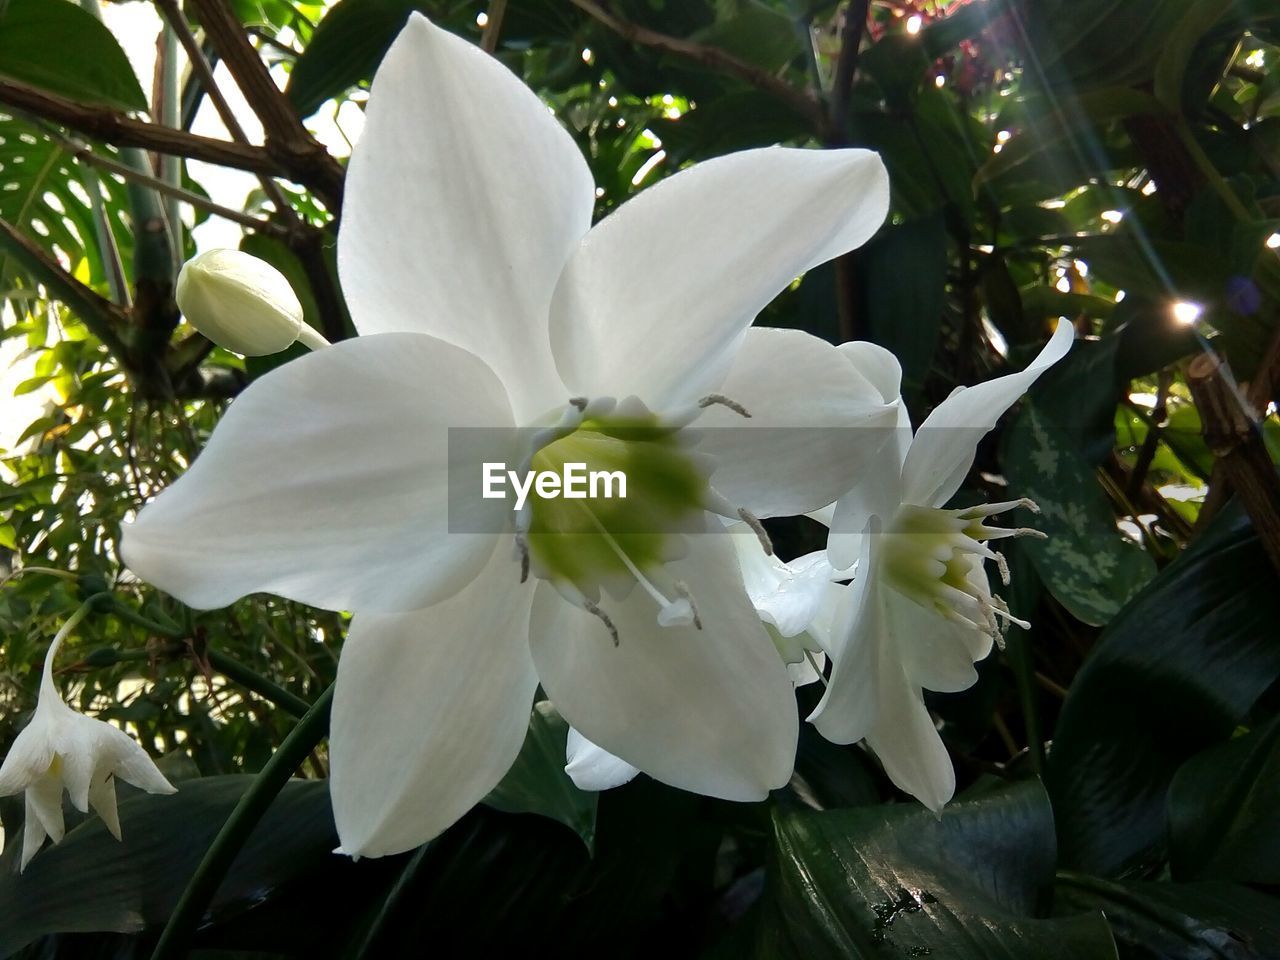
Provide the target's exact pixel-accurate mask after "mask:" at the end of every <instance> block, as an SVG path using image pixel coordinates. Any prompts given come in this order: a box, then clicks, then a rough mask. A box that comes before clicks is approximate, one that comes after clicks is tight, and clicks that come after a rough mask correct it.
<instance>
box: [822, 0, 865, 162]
mask: <svg viewBox="0 0 1280 960" xmlns="http://www.w3.org/2000/svg"><path fill="white" fill-rule="evenodd" d="M870 13H871V0H853V2H852V3H850V4H849V6H848V7H847V8H845V11H844V29H843V30H842V31H841V34H840V37H841V39H840V57H839V59H838V60H837V61H836V74H835V78H834V79H833V80H832V83H831V109H830V113H829V114H828V117H827V123H828V125H829V131H830V132H829V135H828V138H827V139H828V142H829V143H831V145H832V146H835V145H837V144H836V143H835V142H832V141H838V142H839V145H844V144H847V143H848V142H849V98H850V97H851V96H852V95H853V81H854V79H855V78H856V77H857V75H858V58H859V56H860V55H861V53H862V38H863V36H864V35H865V34H866V32H867V17H868V16H869V15H870Z"/></svg>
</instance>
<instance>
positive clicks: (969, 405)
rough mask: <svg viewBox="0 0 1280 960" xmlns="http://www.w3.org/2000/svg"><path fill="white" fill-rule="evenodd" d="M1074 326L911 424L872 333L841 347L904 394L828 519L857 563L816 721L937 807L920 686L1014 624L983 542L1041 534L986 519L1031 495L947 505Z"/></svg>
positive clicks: (840, 553) (937, 682) (885, 391)
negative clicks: (879, 445) (887, 436)
mask: <svg viewBox="0 0 1280 960" xmlns="http://www.w3.org/2000/svg"><path fill="white" fill-rule="evenodd" d="M1074 336H1075V330H1074V329H1073V328H1072V326H1071V324H1070V323H1069V322H1067V321H1065V320H1064V321H1061V322H1060V323H1059V324H1058V328H1057V330H1056V331H1055V332H1054V334H1053V336H1052V337H1051V338H1050V340H1049V343H1048V344H1047V345H1046V346H1045V348H1044V349H1043V350H1042V351H1041V352H1040V355H1039V356H1038V357H1036V359H1035V360H1033V361H1032V362H1031V364H1030V365H1029V366H1028V367H1027V368H1026V369H1025V370H1021V371H1019V372H1018V373H1012V374H1009V375H1007V376H1003V377H997V378H995V379H994V380H988V381H987V382H986V383H982V384H979V385H978V386H976V387H968V388H966V387H960V388H958V389H957V390H956V391H955V392H954V393H952V394H951V396H949V397H948V398H947V399H946V400H944V401H943V402H942V403H940V404H939V405H938V406H937V408H936V409H934V411H933V412H932V413H931V414H930V415H929V416H928V418H927V419H926V420H925V421H924V423H922V424H921V425H920V429H919V430H917V431H916V432H915V435H914V436H912V433H911V422H910V419H909V418H908V417H907V413H906V409H905V407H903V406H902V405H901V401H900V400H899V398H898V391H899V386H900V382H901V369H900V368H899V367H898V365H897V362H896V361H895V360H894V359H893V357H892V356H891V355H890V354H889V353H888V352H887V351H884V350H882V349H881V348H879V347H875V346H873V345H872V344H868V343H856V344H845V345H843V346H842V347H841V350H843V351H844V352H845V353H846V355H848V356H849V358H850V359H851V360H852V361H853V362H854V363H855V365H857V366H858V367H859V368H860V369H862V370H863V372H864V374H865V375H867V377H868V378H869V379H872V380H873V381H874V382H875V383H876V386H877V388H878V389H879V390H880V392H881V395H882V397H883V399H884V401H885V402H886V403H893V402H896V403H898V404H899V419H898V425H897V427H896V428H895V429H894V437H893V442H892V443H891V444H889V445H887V450H886V452H885V454H884V455H883V456H881V457H879V458H878V459H877V460H875V461H874V463H873V464H872V467H873V468H872V469H869V470H867V471H865V472H864V473H863V474H862V475H861V476H860V477H859V478H858V483H857V485H856V486H855V487H854V488H853V489H852V490H851V491H849V493H847V494H846V495H845V496H843V497H841V498H840V500H839V501H838V503H837V504H836V505H835V509H834V511H832V512H831V513H830V514H829V516H827V517H825V518H824V519H826V520H827V522H829V523H830V526H831V532H830V536H829V538H828V541H827V549H828V551H829V552H830V555H831V558H832V562H834V563H838V564H853V563H855V562H856V565H857V571H858V576H857V578H856V579H855V580H854V582H853V585H852V587H851V588H850V589H849V590H848V592H847V593H846V594H845V595H844V597H843V599H842V601H841V603H840V610H839V612H838V614H837V618H836V622H837V624H838V626H837V628H836V630H835V632H834V635H833V645H832V646H831V648H830V653H831V658H832V660H833V662H834V668H833V670H832V673H831V678H830V681H829V684H828V686H827V690H826V692H825V694H824V696H823V698H822V701H821V702H820V703H819V704H818V706H817V709H815V710H814V712H813V714H812V715H811V716H810V717H809V720H810V721H811V722H812V723H813V724H814V725H815V726H816V727H817V728H818V730H819V731H820V732H821V733H822V735H823V736H825V737H826V738H827V739H828V740H831V741H833V742H835V743H855V742H857V741H859V740H864V741H866V744H867V746H868V747H870V748H871V750H872V751H874V752H875V754H876V756H877V757H878V758H879V759H880V762H881V764H882V765H883V766H884V769H885V773H886V774H888V776H889V779H890V780H892V781H893V782H894V783H895V784H896V785H897V786H898V787H899V788H900V789H902V790H904V791H905V792H907V793H910V794H911V795H912V796H914V797H916V798H917V799H918V800H919V801H920V802H921V803H923V804H924V805H925V806H927V807H929V809H931V810H933V811H935V812H938V811H941V809H942V807H943V806H944V805H945V804H946V803H947V801H948V800H950V799H951V795H952V793H953V792H954V791H955V771H954V769H953V768H952V766H951V758H950V756H949V755H948V754H947V750H946V747H945V746H944V745H943V743H942V739H941V737H940V736H939V735H938V731H937V729H936V728H935V727H934V724H933V719H932V718H931V717H930V715H929V711H928V709H927V708H926V707H925V703H924V694H923V691H924V690H935V691H938V692H942V693H954V692H957V691H960V690H964V689H966V688H967V687H969V686H971V685H972V684H973V683H974V682H975V681H977V679H978V674H977V672H976V671H975V669H974V666H973V665H974V664H975V663H976V662H978V661H979V660H982V659H983V658H984V657H986V656H987V655H988V654H989V653H990V652H991V647H992V644H993V643H994V642H995V641H996V640H997V639H998V638H999V636H1000V631H1001V629H1002V628H1001V624H1000V621H1001V620H1005V621H1011V622H1015V623H1019V624H1021V625H1022V626H1026V624H1022V622H1021V621H1019V620H1016V619H1015V618H1014V617H1013V616H1012V614H1010V612H1009V609H1008V607H1006V606H1005V604H1004V601H1003V600H1001V599H1000V597H999V596H998V595H996V594H995V593H993V592H992V590H991V584H990V582H989V580H988V578H987V569H986V561H987V560H992V561H994V562H995V563H996V564H997V565H998V568H999V571H1000V574H1001V578H1002V579H1003V580H1004V581H1005V582H1006V583H1007V582H1008V569H1007V568H1006V567H1005V566H1004V561H1003V560H1002V558H1001V557H1000V555H999V554H997V553H995V552H994V551H992V550H991V548H990V547H989V546H987V541H989V540H994V539H998V538H1001V537H1009V536H1018V535H1022V534H1035V531H1033V530H1011V529H1007V528H1002V527H993V526H990V525H988V524H987V523H986V520H987V519H988V518H990V517H992V516H995V515H996V514H1000V513H1003V512H1005V511H1006V510H1011V509H1013V508H1014V507H1016V506H1034V505H1033V504H1030V503H1029V502H1028V501H1025V500H1019V501H1010V502H1007V503H994V504H985V505H982V506H977V507H970V508H966V509H955V510H948V509H946V503H947V502H948V501H949V500H950V499H951V498H952V496H954V495H955V493H956V491H957V490H958V489H959V488H960V485H961V484H962V483H963V482H964V478H965V477H966V476H967V475H968V473H969V469H970V468H971V467H972V466H973V461H974V455H975V452H976V449H977V446H978V441H979V440H981V439H982V437H983V436H984V435H985V434H986V433H987V431H989V430H990V429H991V428H992V427H994V426H995V424H996V421H997V420H999V419H1000V416H1001V415H1002V414H1003V413H1004V412H1005V411H1006V410H1008V409H1009V407H1011V406H1012V405H1013V404H1014V403H1015V402H1016V401H1017V399H1018V398H1019V397H1020V396H1022V394H1023V393H1025V392H1026V391H1027V389H1028V388H1029V387H1030V386H1031V384H1032V383H1034V382H1035V380H1036V378H1037V377H1039V376H1040V374H1042V373H1044V371H1045V370H1047V369H1048V368H1049V367H1051V366H1052V365H1053V364H1055V363H1057V362H1058V361H1059V360H1061V359H1062V358H1063V357H1064V356H1066V354H1067V351H1068V350H1070V348H1071V343H1072V340H1073V339H1074Z"/></svg>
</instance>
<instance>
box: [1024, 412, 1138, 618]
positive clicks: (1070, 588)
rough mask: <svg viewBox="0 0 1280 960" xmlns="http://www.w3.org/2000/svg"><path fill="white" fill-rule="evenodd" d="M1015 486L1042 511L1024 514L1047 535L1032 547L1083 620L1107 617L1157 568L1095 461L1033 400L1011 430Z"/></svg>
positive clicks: (1053, 588) (1052, 587) (1043, 571)
mask: <svg viewBox="0 0 1280 960" xmlns="http://www.w3.org/2000/svg"><path fill="white" fill-rule="evenodd" d="M1003 462H1004V469H1005V473H1006V474H1007V475H1008V478H1009V489H1010V491H1011V492H1012V493H1014V494H1016V495H1017V496H1020V497H1029V498H1030V499H1032V500H1034V501H1035V502H1036V503H1037V504H1038V505H1039V507H1040V511H1041V512H1040V516H1039V517H1037V518H1034V519H1033V518H1031V517H1030V516H1027V515H1025V514H1024V515H1023V517H1022V520H1023V522H1024V523H1026V525H1028V526H1034V527H1036V528H1037V529H1039V530H1040V531H1042V532H1043V533H1045V534H1046V535H1047V537H1046V539H1044V540H1035V541H1028V542H1027V543H1026V544H1025V546H1026V549H1027V554H1028V555H1029V556H1030V557H1031V561H1032V563H1034V564H1035V567H1036V572H1037V573H1039V574H1040V578H1041V579H1042V580H1043V581H1044V583H1045V586H1046V587H1048V589H1049V592H1050V593H1052V594H1053V595H1054V597H1055V598H1057V600H1058V602H1059V603H1061V604H1062V605H1063V606H1064V607H1066V608H1067V609H1068V610H1069V611H1070V612H1071V614H1072V616H1074V617H1075V618H1076V619H1078V620H1082V621H1083V622H1085V623H1088V624H1093V625H1100V624H1104V623H1107V622H1108V621H1109V620H1111V618H1112V617H1114V616H1115V615H1116V613H1117V612H1118V611H1119V610H1120V608H1121V607H1122V606H1123V605H1124V604H1125V602H1126V601H1128V600H1129V598H1130V597H1132V596H1133V595H1134V594H1136V593H1137V592H1138V591H1139V590H1141V589H1142V587H1143V585H1144V584H1145V583H1147V581H1149V580H1150V579H1151V578H1152V577H1153V576H1154V575H1155V563H1154V561H1152V559H1151V558H1150V557H1149V556H1148V555H1147V554H1146V552H1145V551H1143V550H1142V548H1141V547H1139V546H1138V545H1137V544H1135V543H1134V542H1133V541H1131V540H1129V539H1128V538H1127V537H1125V536H1124V535H1123V534H1122V533H1121V532H1120V531H1119V530H1118V529H1117V528H1116V523H1115V516H1114V515H1113V513H1112V510H1111V505H1110V503H1109V501H1108V500H1107V498H1106V495H1105V494H1104V493H1103V491H1102V488H1101V486H1099V484H1098V480H1097V477H1096V476H1095V474H1094V471H1093V469H1092V468H1091V467H1090V466H1089V465H1088V463H1086V462H1085V460H1084V458H1083V457H1081V455H1080V454H1079V453H1078V452H1077V450H1076V448H1075V446H1074V445H1073V444H1072V442H1071V440H1070V438H1069V437H1067V436H1066V434H1065V433H1064V431H1063V430H1062V428H1061V427H1059V426H1058V425H1057V424H1056V423H1054V422H1053V421H1052V420H1050V419H1049V418H1048V417H1047V416H1045V414H1044V413H1043V412H1042V411H1040V410H1039V409H1037V407H1036V404H1035V402H1034V401H1033V402H1031V403H1028V404H1027V405H1026V406H1025V407H1024V408H1023V411H1022V413H1021V414H1020V415H1019V417H1018V419H1017V420H1016V421H1015V422H1014V424H1013V426H1012V427H1010V429H1009V432H1008V434H1006V437H1005V445H1004V457H1003Z"/></svg>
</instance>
